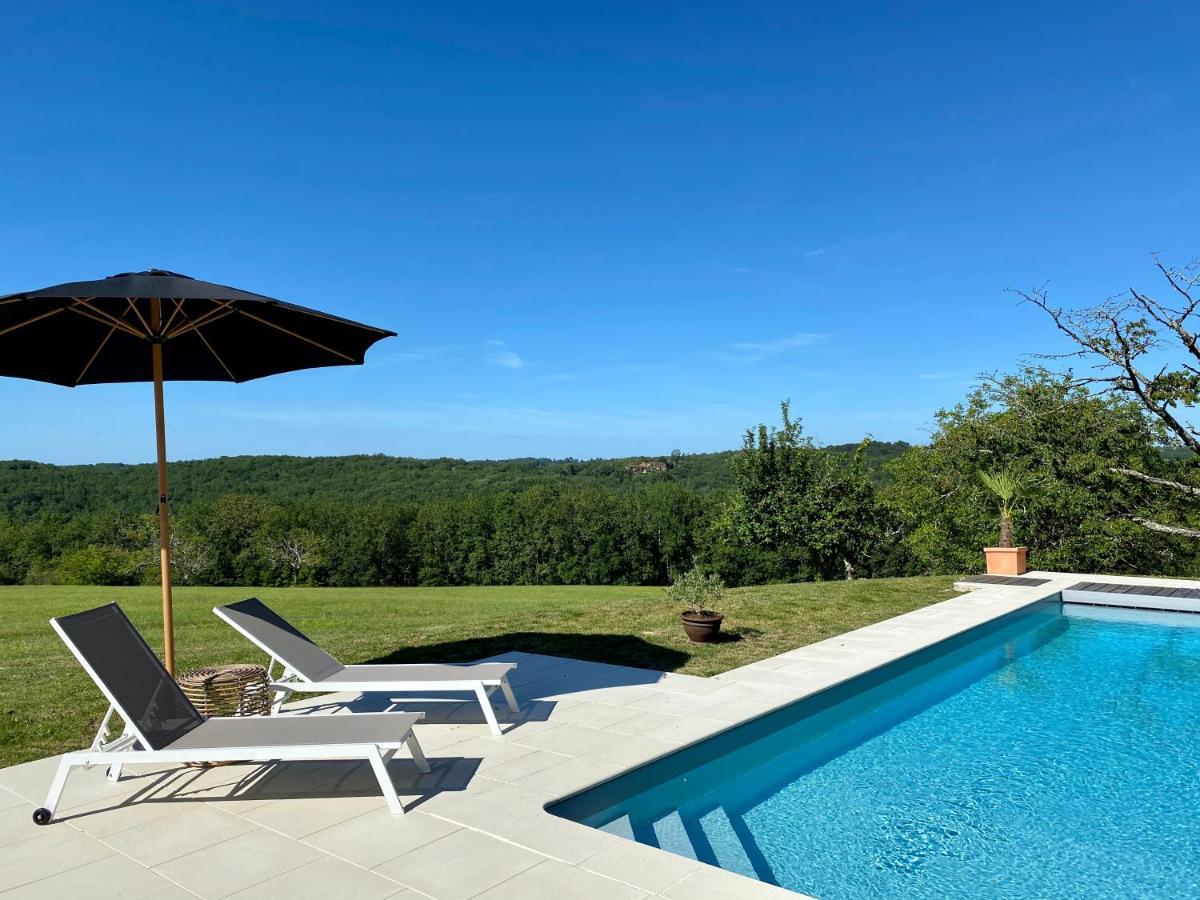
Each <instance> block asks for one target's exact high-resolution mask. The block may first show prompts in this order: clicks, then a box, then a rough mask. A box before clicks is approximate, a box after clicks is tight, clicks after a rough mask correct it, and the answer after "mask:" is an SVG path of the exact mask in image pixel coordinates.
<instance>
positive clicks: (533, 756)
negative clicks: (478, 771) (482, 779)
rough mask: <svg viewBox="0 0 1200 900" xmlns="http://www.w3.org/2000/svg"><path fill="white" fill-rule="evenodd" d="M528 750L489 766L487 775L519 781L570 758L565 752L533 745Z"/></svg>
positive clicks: (499, 779) (498, 779)
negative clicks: (552, 750) (520, 754)
mask: <svg viewBox="0 0 1200 900" xmlns="http://www.w3.org/2000/svg"><path fill="white" fill-rule="evenodd" d="M528 750H529V752H528V753H526V754H524V755H522V756H518V757H517V758H516V759H511V760H509V761H508V762H506V763H501V764H499V765H496V766H493V767H491V768H490V769H488V771H487V777H488V778H494V779H496V780H497V781H507V782H515V781H520V780H521V779H522V778H525V777H526V776H528V775H532V774H534V773H535V772H541V771H543V770H544V769H548V768H550V767H551V766H556V765H558V764H559V763H561V762H563V761H565V760H568V759H571V757H570V756H567V755H566V754H563V753H553V752H551V751H550V750H538V749H535V748H533V747H530V748H528Z"/></svg>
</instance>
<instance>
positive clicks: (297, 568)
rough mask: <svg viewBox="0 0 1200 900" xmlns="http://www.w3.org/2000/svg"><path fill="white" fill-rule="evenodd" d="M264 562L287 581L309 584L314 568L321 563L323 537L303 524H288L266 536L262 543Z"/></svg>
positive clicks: (322, 560)
mask: <svg viewBox="0 0 1200 900" xmlns="http://www.w3.org/2000/svg"><path fill="white" fill-rule="evenodd" d="M263 550H264V553H265V555H266V558H267V562H268V563H269V564H270V565H271V567H272V568H273V569H275V570H276V571H277V572H282V573H283V574H284V577H285V579H286V581H287V583H288V584H300V582H301V579H302V578H303V580H304V581H305V582H306V583H309V584H311V583H312V582H313V580H314V575H315V570H316V569H318V568H320V567H321V566H323V565H324V564H325V560H326V556H325V541H324V539H323V538H322V537H321V536H320V535H318V534H315V533H313V532H312V531H310V530H309V529H307V528H292V529H290V530H288V531H286V532H283V533H282V534H274V535H270V536H268V537H267V538H266V539H265V540H264V543H263Z"/></svg>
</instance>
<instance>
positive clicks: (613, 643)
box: [363, 631, 692, 674]
mask: <svg viewBox="0 0 1200 900" xmlns="http://www.w3.org/2000/svg"><path fill="white" fill-rule="evenodd" d="M512 653H534V654H537V655H539V656H557V657H563V658H565V659H568V660H585V661H588V662H596V663H607V664H609V665H612V666H628V667H633V668H638V669H652V670H654V674H657V673H659V672H674V671H677V670H678V669H680V668H682V667H683V666H684V665H686V664H687V662H688V660H690V659H691V658H692V655H691V654H690V653H684V652H683V651H682V650H676V649H675V648H673V647H665V646H663V645H662V644H654V643H651V642H650V641H647V640H645V639H644V638H640V637H635V636H633V635H629V634H567V633H558V632H545V631H513V632H509V633H507V634H497V635H492V636H490V637H479V638H464V639H462V640H458V641H444V642H442V643H439V644H426V645H424V646H420V647H398V648H396V649H395V650H392V651H390V652H388V653H386V654H384V655H382V656H377V657H375V658H374V659H368V660H364V661H363V662H364V663H453V662H478V661H480V660H483V659H489V660H490V659H505V658H506V657H507V656H508V655H509V654H512Z"/></svg>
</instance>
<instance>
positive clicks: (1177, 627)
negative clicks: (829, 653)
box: [552, 601, 1200, 898]
mask: <svg viewBox="0 0 1200 900" xmlns="http://www.w3.org/2000/svg"><path fill="white" fill-rule="evenodd" d="M1092 610H1093V608H1090V607H1087V608H1071V607H1063V606H1062V605H1061V604H1060V603H1058V602H1054V601H1051V602H1045V603H1041V604H1037V605H1036V606H1034V607H1031V608H1027V609H1026V610H1022V611H1021V612H1019V613H1015V614H1013V615H1011V616H1005V617H1003V618H1002V619H998V620H996V621H995V622H993V623H989V624H988V625H986V626H981V627H980V628H977V629H972V630H971V631H970V632H967V633H965V634H964V635H960V636H959V637H957V638H954V639H951V640H950V641H946V642H942V643H941V644H938V645H936V646H935V647H932V648H929V649H928V650H925V651H922V652H921V653H918V654H914V655H913V656H911V657H908V658H906V659H904V660H901V661H898V662H897V663H893V664H891V665H889V666H886V667H884V668H883V669H880V670H876V671H875V672H873V673H869V674H868V675H866V676H862V677H860V678H857V679H854V680H853V681H851V682H848V683H846V684H844V685H841V686H839V687H837V688H833V689H831V690H829V691H825V692H822V693H821V694H818V695H815V696H814V697H812V698H808V699H806V700H804V701H801V702H800V703H797V704H793V705H792V706H790V707H787V708H785V709H784V710H780V711H779V712H776V713H773V714H771V715H769V716H766V717H763V718H762V719H759V720H757V721H755V722H752V723H748V724H747V725H744V726H740V727H738V728H736V729H733V730H732V731H730V732H727V733H726V734H724V735H721V736H718V737H717V738H715V739H712V740H710V741H705V742H703V743H701V744H699V745H697V746H696V747H694V748H690V749H688V750H685V751H682V752H680V753H678V754H674V755H673V756H671V757H667V758H666V759H664V760H660V761H659V762H657V763H653V764H651V765H650V766H647V767H644V768H643V769H641V770H635V771H634V772H632V773H629V774H627V775H625V776H622V777H620V778H618V779H616V780H614V781H613V782H609V783H608V784H606V785H601V786H599V787H598V788H596V789H593V790H592V791H589V792H585V793H584V794H581V795H579V796H577V797H574V798H569V799H568V800H566V801H563V802H562V803H560V804H557V805H556V806H555V807H554V808H553V809H552V811H554V812H557V813H559V814H561V815H567V816H569V817H571V818H576V819H579V820H581V821H584V822H587V823H588V824H592V825H595V826H597V827H602V828H604V829H605V830H609V831H613V832H615V833H619V834H623V835H625V836H627V837H632V838H634V839H637V840H639V841H642V842H644V843H648V844H652V845H655V846H660V847H662V848H663V849H666V850H670V851H672V852H675V853H679V854H681V855H685V856H690V857H693V858H696V859H699V860H702V861H704V862H708V863H712V864H715V865H720V866H722V867H723V868H726V869H730V870H733V871H737V872H741V873H742V874H746V875H749V876H751V877H756V878H759V879H761V880H763V881H768V882H771V883H775V884H780V885H782V886H784V887H788V888H792V889H794V890H798V891H803V892H805V893H809V894H815V895H817V896H819V897H828V898H833V897H846V898H856V897H875V896H906V897H948V896H963V897H966V896H1048V895H1053V896H1071V895H1084V894H1086V895H1089V896H1097V895H1105V894H1116V893H1124V894H1133V895H1138V894H1145V895H1147V896H1151V895H1153V896H1157V897H1164V896H1181V897H1182V896H1196V895H1198V894H1200V883H1198V882H1197V876H1196V874H1195V873H1196V872H1197V871H1198V870H1200V866H1198V865H1197V863H1200V845H1198V843H1197V836H1196V830H1195V829H1194V827H1193V825H1192V814H1191V810H1193V809H1195V808H1196V803H1197V801H1198V800H1200V796H1198V790H1197V784H1200V779H1198V778H1197V777H1196V776H1197V775H1200V770H1198V768H1197V763H1196V761H1195V760H1194V758H1193V757H1194V754H1191V753H1190V750H1189V748H1190V746H1191V744H1192V743H1194V735H1195V734H1196V733H1197V725H1200V720H1198V719H1200V716H1198V712H1197V710H1198V704H1197V701H1196V700H1195V697H1196V696H1197V695H1196V692H1195V689H1196V687H1197V686H1198V685H1200V629H1197V628H1194V627H1192V628H1188V627H1184V620H1185V619H1186V624H1189V625H1194V624H1198V623H1200V619H1198V618H1197V617H1194V616H1179V615H1178V614H1176V615H1175V616H1172V614H1157V616H1156V617H1155V614H1150V618H1148V617H1147V614H1145V613H1134V614H1132V616H1131V615H1129V614H1120V613H1117V611H1103V613H1102V614H1101V615H1099V616H1096V615H1089V613H1091V612H1092ZM1164 616H1165V617H1166V618H1165V619H1164V618H1163V617H1164Z"/></svg>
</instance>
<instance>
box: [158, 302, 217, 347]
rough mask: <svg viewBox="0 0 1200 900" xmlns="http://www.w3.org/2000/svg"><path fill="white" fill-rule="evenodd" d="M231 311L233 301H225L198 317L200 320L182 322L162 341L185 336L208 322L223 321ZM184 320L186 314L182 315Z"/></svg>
mask: <svg viewBox="0 0 1200 900" xmlns="http://www.w3.org/2000/svg"><path fill="white" fill-rule="evenodd" d="M233 311H234V306H233V301H232V300H226V301H224V302H223V303H222V304H221V306H219V307H218V308H217V309H210V310H209V311H208V312H206V313H205V314H204V315H202V316H200V318H198V319H192V320H191V321H188V322H184V323H183V324H182V325H180V326H179V327H178V328H177V329H175V330H174V331H169V332H167V333H166V334H165V335H164V336H163V340H167V341H169V340H171V339H172V338H177V337H179V336H180V335H183V334H187V333H188V332H189V331H191V330H193V329H195V328H199V327H200V326H201V325H207V324H208V323H209V322H212V321H214V320H216V319H223V318H225V316H227V315H229V314H230V313H231V312H233ZM184 318H185V319H186V318H187V314H186V313H185V314H184Z"/></svg>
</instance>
